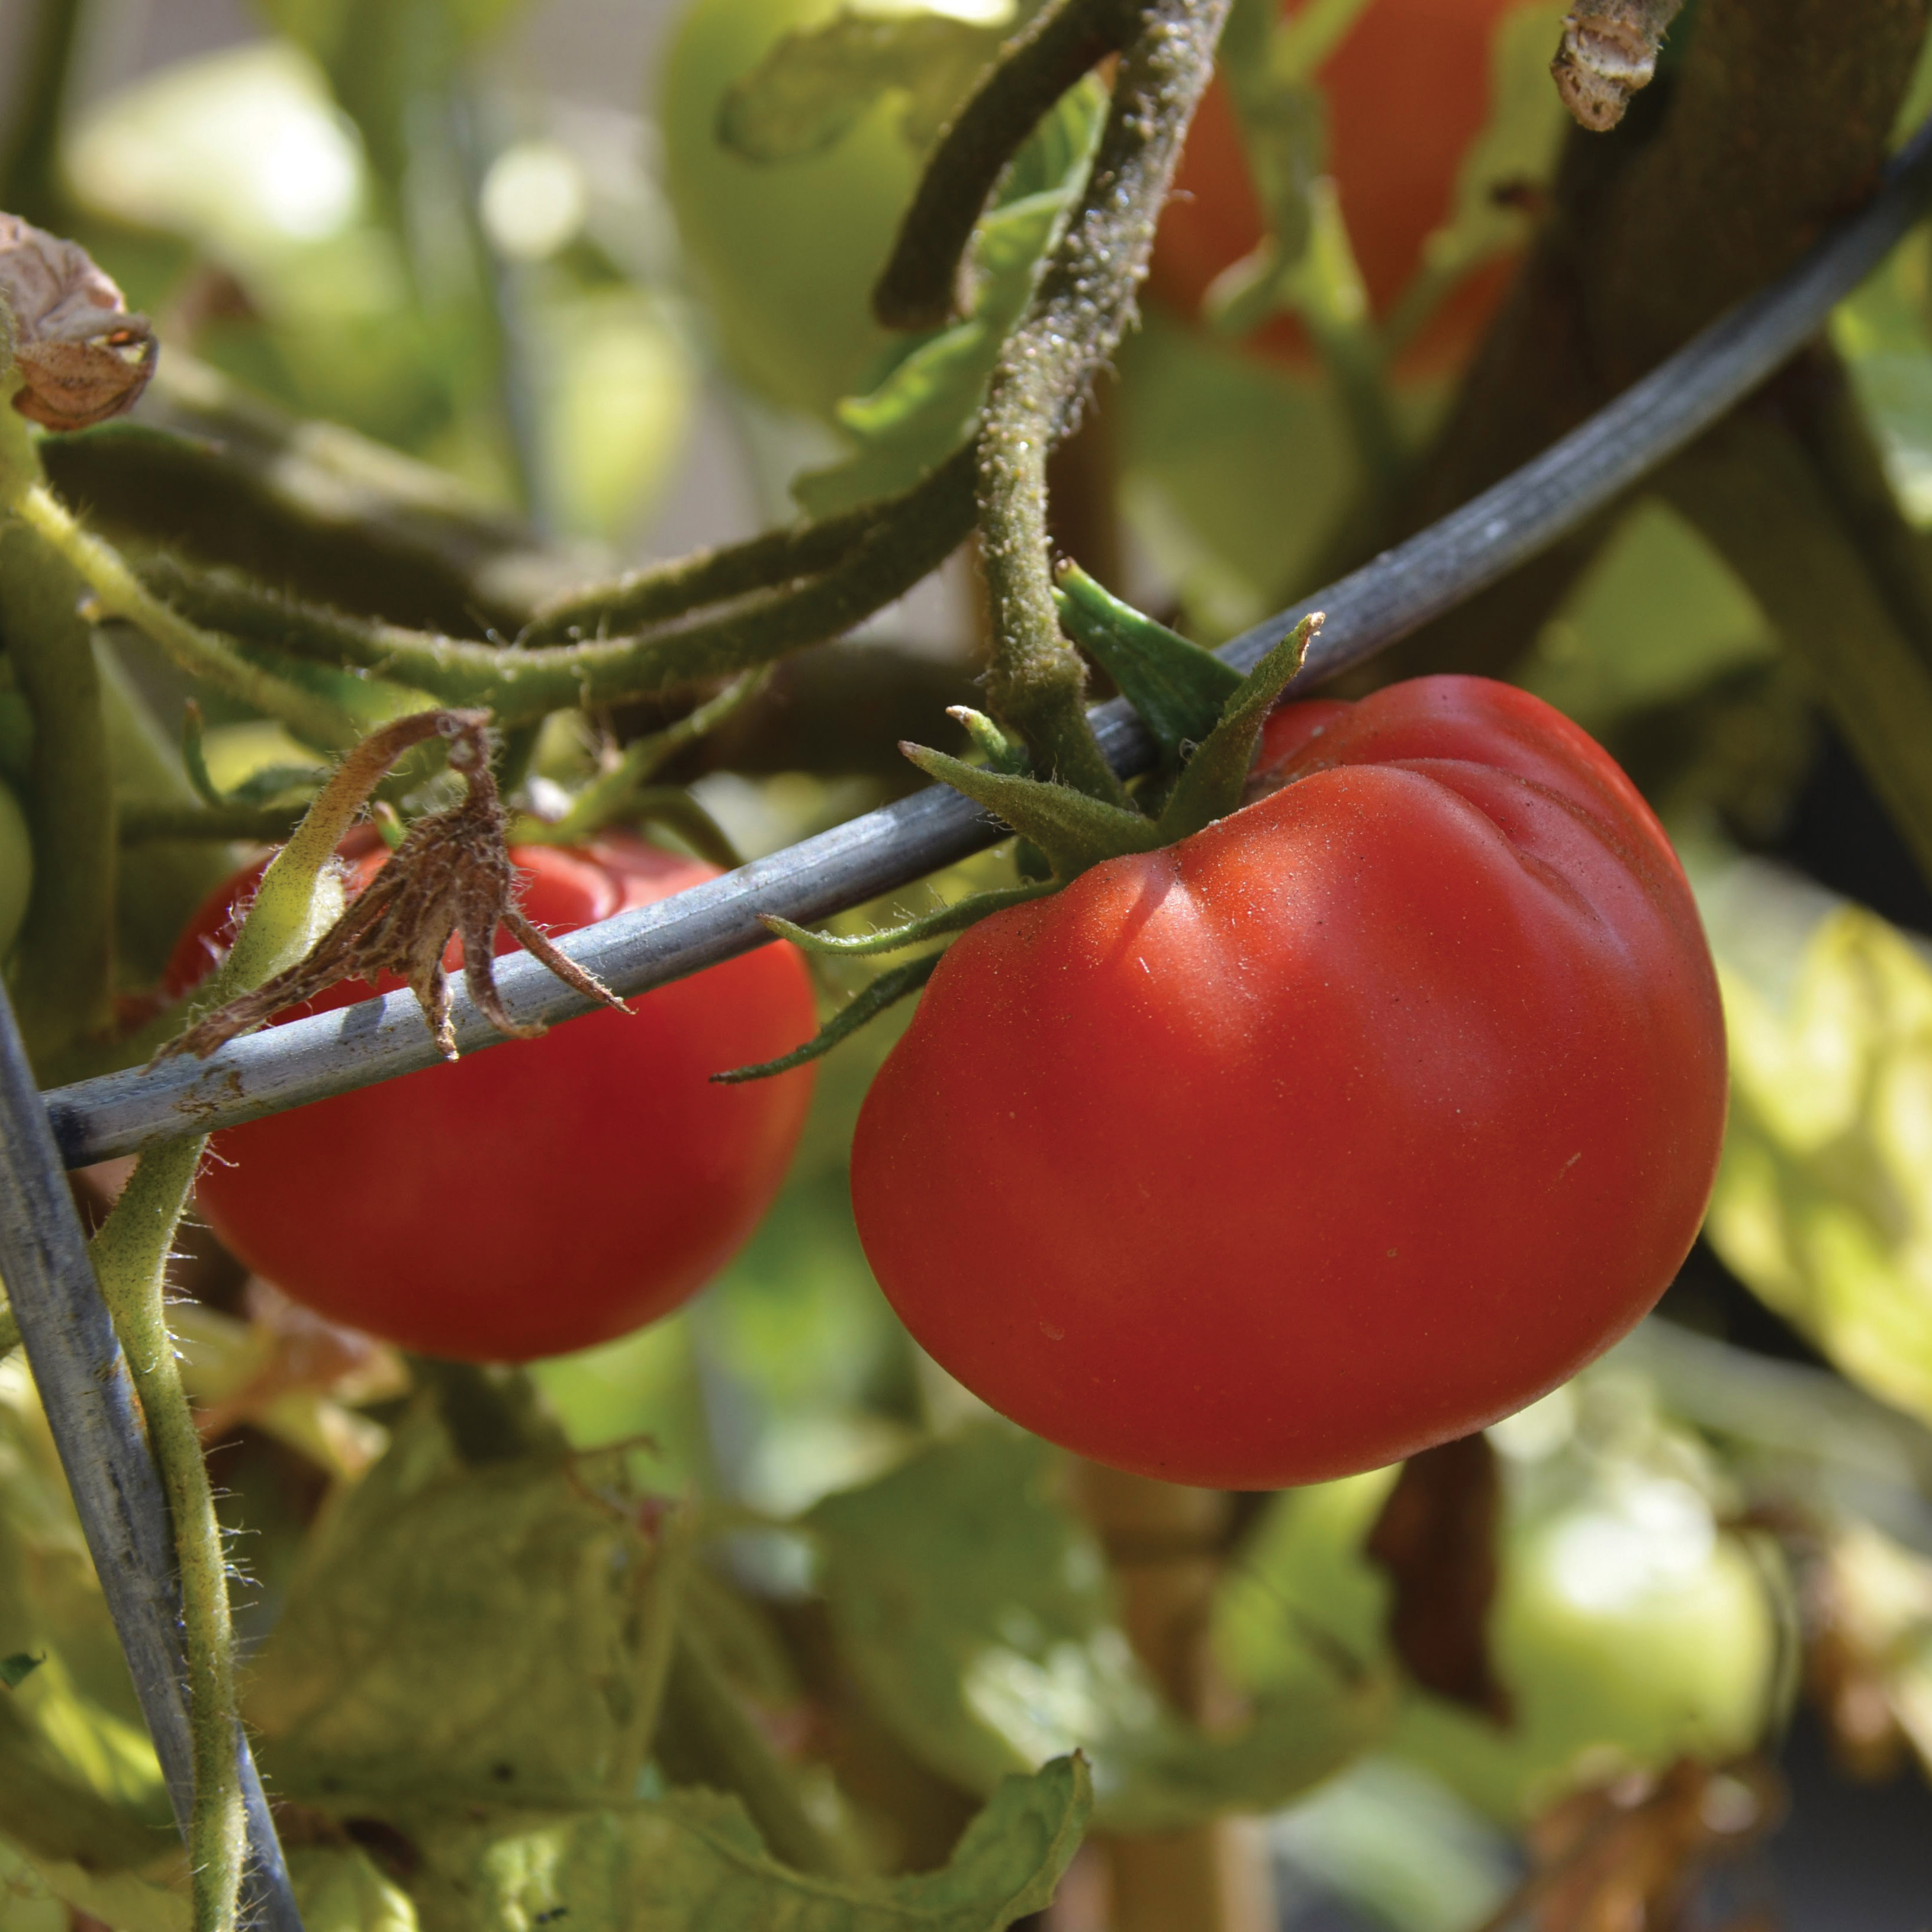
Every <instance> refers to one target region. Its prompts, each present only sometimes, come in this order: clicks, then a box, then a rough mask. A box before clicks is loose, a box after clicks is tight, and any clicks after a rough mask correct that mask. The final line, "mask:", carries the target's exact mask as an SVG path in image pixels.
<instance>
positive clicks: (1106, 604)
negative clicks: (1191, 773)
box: [1053, 562, 1241, 760]
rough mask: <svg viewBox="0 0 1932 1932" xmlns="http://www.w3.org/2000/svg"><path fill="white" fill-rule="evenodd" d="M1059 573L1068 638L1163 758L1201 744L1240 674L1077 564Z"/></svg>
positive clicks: (1235, 688)
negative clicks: (1110, 683)
mask: <svg viewBox="0 0 1932 1932" xmlns="http://www.w3.org/2000/svg"><path fill="white" fill-rule="evenodd" d="M1056 574H1057V576H1058V583H1057V584H1056V585H1055V589H1054V593H1053V600H1054V601H1055V604H1058V606H1059V607H1060V621H1061V623H1062V624H1063V625H1065V627H1066V629H1067V634H1068V635H1069V636H1070V637H1072V638H1073V641H1074V642H1075V643H1077V644H1078V645H1079V646H1080V648H1081V649H1082V650H1084V651H1085V652H1087V653H1088V655H1089V656H1090V657H1091V658H1094V660H1095V661H1097V663H1098V664H1100V667H1101V668H1102V669H1103V670H1105V671H1106V673H1107V675H1108V676H1109V677H1111V678H1112V679H1113V680H1114V682H1115V683H1116V684H1118V685H1119V686H1120V687H1121V691H1122V692H1123V693H1124V694H1125V696H1126V697H1127V702H1128V703H1130V704H1131V705H1132V706H1133V707H1134V709H1135V710H1136V711H1137V712H1139V714H1140V717H1141V721H1142V723H1143V724H1145V725H1146V727H1148V730H1150V731H1151V732H1152V733H1154V736H1155V737H1156V738H1157V739H1159V740H1160V747H1161V749H1162V750H1163V751H1165V752H1166V754H1167V756H1168V757H1169V759H1170V760H1172V759H1175V758H1178V757H1179V756H1180V755H1181V747H1182V745H1198V744H1199V743H1200V742H1201V741H1202V739H1204V738H1205V737H1206V736H1208V733H1209V732H1211V731H1212V730H1214V727H1215V724H1216V723H1217V721H1219V719H1220V716H1221V712H1222V709H1223V706H1225V705H1226V704H1227V703H1228V702H1229V700H1230V699H1231V698H1232V697H1233V696H1234V694H1235V692H1236V691H1238V690H1239V689H1240V688H1241V673H1240V672H1239V671H1238V670H1235V667H1234V666H1233V665H1232V664H1224V663H1223V661H1221V659H1220V658H1217V656H1216V655H1214V652H1212V651H1207V650H1203V649H1202V648H1201V646H1199V644H1196V643H1190V641H1189V640H1187V638H1185V637H1183V636H1182V635H1181V634H1180V632H1179V631H1170V630H1169V628H1167V626H1166V625H1165V624H1157V623H1156V622H1154V619H1152V618H1151V617H1150V616H1148V615H1147V614H1146V613H1145V612H1144V611H1140V610H1136V609H1135V608H1134V607H1133V605H1132V604H1124V603H1123V602H1122V601H1121V599H1120V598H1118V597H1116V596H1115V595H1113V593H1112V592H1111V591H1109V589H1106V586H1104V585H1102V584H1100V583H1097V582H1096V581H1095V580H1094V579H1093V578H1092V577H1089V576H1088V574H1087V573H1086V571H1084V570H1082V568H1080V566H1079V565H1078V564H1077V563H1073V562H1066V563H1063V564H1061V566H1060V568H1059V570H1058V572H1057V573H1056Z"/></svg>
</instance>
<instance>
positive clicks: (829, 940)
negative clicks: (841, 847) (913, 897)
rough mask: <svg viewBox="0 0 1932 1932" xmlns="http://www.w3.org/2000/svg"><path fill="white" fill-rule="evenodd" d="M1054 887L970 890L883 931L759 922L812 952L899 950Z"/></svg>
mask: <svg viewBox="0 0 1932 1932" xmlns="http://www.w3.org/2000/svg"><path fill="white" fill-rule="evenodd" d="M1052 889H1053V887H1052V884H1051V883H1037V884H1029V885H1024V886H1000V887H998V889H995V890H994V891H992V892H973V893H970V894H969V895H968V896H967V897H966V898H963V899H956V900H955V901H953V904H951V905H949V906H941V907H940V908H939V910H938V911H937V912H929V913H923V914H922V915H921V916H919V918H917V919H907V921H906V922H905V923H904V925H903V926H887V927H886V929H885V930H884V931H883V932H861V933H856V934H853V935H850V936H849V937H848V936H845V935H840V934H837V933H830V932H812V931H811V929H810V928H809V927H808V926H794V925H793V923H792V922H791V921H790V919H780V918H779V917H778V915H777V914H776V913H765V914H763V916H761V917H760V920H759V923H760V925H761V926H764V927H765V928H766V929H767V930H768V931H769V932H775V933H776V934H777V935H778V937H779V938H781V939H788V940H790V941H791V943H792V944H793V945H794V946H797V947H802V948H803V949H804V950H805V951H806V952H808V953H844V954H846V955H847V956H850V955H853V954H856V955H859V956H861V957H862V956H864V955H865V954H867V953H897V952H898V951H900V950H901V949H902V948H903V947H907V946H917V945H919V944H920V943H921V942H922V941H926V940H928V939H943V938H945V937H946V936H947V934H949V933H953V932H965V930H966V929H967V928H968V926H977V925H978V924H979V922H980V920H982V919H985V918H986V917H987V916H989V914H991V913H996V912H1004V911H1005V910H1006V909H1007V907H1009V906H1016V905H1025V904H1026V902H1027V901H1028V899H1037V898H1044V897H1045V896H1046V894H1047V893H1048V892H1051V891H1052Z"/></svg>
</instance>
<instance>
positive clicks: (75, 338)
mask: <svg viewBox="0 0 1932 1932" xmlns="http://www.w3.org/2000/svg"><path fill="white" fill-rule="evenodd" d="M0 302H4V303H5V305H6V307H7V309H8V310H9V311H11V314H12V317H13V356H14V360H15V361H16V362H17V363H18V365H19V366H20V374H21V377H22V378H23V383H22V387H21V389H20V392H19V393H18V394H17V395H16V396H15V397H14V398H13V407H14V408H16V409H17V410H19V411H20V413H21V414H22V415H23V416H27V417H29V418H31V420H32V421H34V422H37V423H42V424H44V425H46V427H47V428H49V429H59V430H70V429H86V428H89V427H90V426H91V425H93V424H95V423H98V422H106V421H107V419H108V418H109V417H110V416H118V415H119V414H120V413H121V411H122V410H127V409H131V408H132V407H133V406H134V404H136V402H137V401H139V400H140V395H141V392H142V390H143V389H145V388H146V387H147V386H148V378H149V377H151V376H152V375H153V374H154V364H155V361H156V359H157V356H158V355H159V353H160V345H159V344H157V342H156V341H155V340H154V330H153V329H151V327H150V326H149V325H148V319H147V317H145V316H143V315H133V314H130V313H129V312H128V308H127V302H125V300H124V299H123V298H122V296H121V291H120V290H119V289H118V288H117V287H115V284H114V283H113V281H111V280H110V278H108V277H107V276H106V275H103V274H102V273H101V270H100V269H98V268H96V267H95V265H94V263H93V260H92V258H91V257H89V254H88V252H87V251H86V249H85V248H82V247H81V246H80V245H79V243H77V242H63V241H62V240H61V239H60V238H59V237H58V236H53V235H49V234H47V233H45V232H44V231H43V229H38V228H35V227H34V226H31V225H30V224H29V223H27V222H25V221H23V220H21V219H20V217H19V216H18V215H17V214H0Z"/></svg>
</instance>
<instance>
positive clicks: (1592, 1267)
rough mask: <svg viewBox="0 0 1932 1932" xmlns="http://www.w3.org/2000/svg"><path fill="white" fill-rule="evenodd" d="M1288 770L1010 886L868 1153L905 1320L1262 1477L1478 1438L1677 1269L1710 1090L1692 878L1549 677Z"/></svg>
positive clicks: (856, 1154)
mask: <svg viewBox="0 0 1932 1932" xmlns="http://www.w3.org/2000/svg"><path fill="white" fill-rule="evenodd" d="M1257 778H1258V780H1259V782H1260V783H1261V784H1263V785H1264V786H1274V787H1278V788H1277V789H1274V790H1271V791H1270V792H1269V793H1268V796H1265V797H1263V798H1262V799H1259V800H1257V802H1255V803H1254V804H1252V805H1249V806H1247V808H1244V810H1242V811H1238V812H1237V813H1235V814H1234V815H1233V816H1232V817H1229V818H1226V819H1224V820H1220V822H1218V823H1216V824H1214V825H1213V826H1211V827H1209V828H1208V829H1207V830H1206V831H1205V832H1200V833H1198V834H1197V835H1195V836H1194V837H1193V838H1189V839H1186V840H1184V841H1182V842H1181V844H1178V845H1175V846H1172V847H1167V848H1165V849H1163V850H1157V851H1155V852H1152V853H1145V854H1136V855H1134V856H1129V857H1124V858H1121V859H1113V860H1111V861H1109V862H1105V863H1103V864H1102V865H1097V866H1096V867H1094V868H1093V869H1092V870H1091V871H1088V872H1087V873H1085V874H1083V875H1082V877H1079V879H1077V880H1075V881H1074V883H1073V884H1072V885H1070V886H1068V887H1067V889H1066V890H1065V891H1064V892H1061V893H1060V894H1059V895H1057V896H1056V897H1055V898H1051V899H1049V900H1046V901H1041V902H1039V903H1037V904H1031V905H1027V906H1024V907H1017V908H1015V909H1013V910H1009V911H1007V912H1004V913H998V914H996V915H995V916H994V917H992V918H991V919H988V920H986V922H984V923H983V924H982V925H980V926H978V927H977V928H976V929H974V931H973V932H970V933H968V935H965V938H962V940H961V941H959V943H958V944H957V945H956V947H955V948H954V949H953V951H952V953H950V954H949V955H948V956H947V959H946V960H945V961H944V964H943V965H941V968H940V970H939V971H938V973H937V974H935V977H934V979H933V981H932V985H931V986H930V987H929V989H928V991H927V993H926V998H925V1000H924V1001H923V1003H922V1005H921V1007H920V1009H919V1013H918V1015H917V1016H916V1018H915V1019H914V1021H913V1025H912V1027H911V1028H910V1031H909V1032H908V1033H907V1035H906V1037H905V1038H904V1040H903V1041H902V1042H901V1043H900V1045H899V1046H898V1049H896V1050H895V1052H894V1054H893V1055H892V1058H891V1059H890V1060H889V1061H888V1062H887V1064H886V1067H885V1068H884V1069H883V1071H882V1073H880V1076H879V1079H878V1080H877V1083H876V1084H875V1085H874V1088H873V1089H872V1091H871V1095H870V1097H869V1098H868V1101H867V1103H866V1106H865V1112H864V1114H863V1115H862V1117H861V1119H860V1121H859V1131H858V1136H857V1139H856V1142H855V1144H854V1149H853V1201H854V1204H855V1206H856V1211H857V1214H858V1220H859V1231H860V1233H861V1234H862V1236H863V1238H864V1240H865V1247H866V1253H867V1254H868V1256H869V1257H870V1259H871V1262H872V1265H873V1267H874V1269H875V1271H877V1274H878V1277H879V1279H880V1283H881V1284H882V1285H883V1287H884V1289H885V1290H886V1294H887V1295H888V1296H889V1298H891V1300H892V1304H893V1305H894V1307H896V1308H897V1309H898V1311H899V1313H900V1314H901V1316H903V1317H904V1319H905V1321H906V1322H907V1325H908V1326H909V1327H910V1328H911V1329H912V1331H913V1334H915V1335H916V1336H917V1337H919V1340H921V1341H922V1343H924V1344H925V1346H926V1347H927V1348H928V1349H930V1350H931V1351H932V1353H933V1354H934V1355H935V1356H936V1357H937V1358H938V1360H939V1361H941V1363H942V1364H944V1365H945V1366H946V1367H947V1368H949V1369H950V1370H952V1372H953V1373H954V1374H955V1375H956V1376H959V1379H961V1380H962V1382H965V1383H966V1385H968V1387H969V1388H972V1389H974V1391H977V1393H978V1394H980V1395H982V1396H983V1397H985V1398H986V1400H988V1401H989V1402H991V1403H992V1404H993V1405H994V1406H995V1408H997V1409H1001V1410H1002V1411H1004V1412H1005V1413H1007V1415H1011V1416H1013V1418H1015V1419H1016V1420H1017V1421H1022V1422H1024V1423H1025V1424H1026V1425H1027V1427H1029V1428H1031V1429H1034V1430H1037V1431H1039V1432H1040V1433H1041V1434H1043V1435H1044V1436H1047V1437H1049V1439H1052V1440H1053V1441H1055V1442H1062V1443H1064V1444H1066V1445H1068V1446H1069V1447H1070V1448H1076V1449H1078V1450H1079V1451H1082V1453H1083V1454H1087V1455H1090V1456H1094V1457H1098V1458H1100V1460H1103V1461H1106V1462H1109V1463H1118V1464H1119V1465H1121V1466H1124V1467H1126V1468H1128V1469H1137V1470H1140V1471H1142V1472H1145V1473H1147V1474H1148V1475H1159V1476H1162V1477H1165V1478H1169V1479H1170V1480H1172V1481H1181V1482H1190V1483H1201V1484H1218V1485H1221V1486H1223V1487H1230V1488H1238V1489H1266V1488H1276V1487H1280V1486H1282V1485H1283V1484H1289V1483H1295V1482H1306V1481H1311V1480H1314V1479H1316V1478H1322V1477H1327V1476H1334V1475H1343V1474H1346V1473H1348V1472H1351V1471H1353V1470H1358V1469H1370V1468H1373V1467H1376V1466H1379V1465H1380V1464H1382V1463H1388V1462H1391V1461H1393V1460H1396V1459H1397V1458H1398V1457H1402V1456H1404V1455H1406V1454H1411V1453H1412V1452H1413V1451H1416V1450H1418V1449H1421V1448H1425V1447H1427V1446H1428V1445H1430V1444H1432V1443H1434V1442H1442V1441H1445V1440H1447V1439H1449V1438H1451V1437H1453V1436H1461V1435H1463V1434H1466V1433H1468V1432H1469V1431H1470V1430H1473V1429H1478V1428H1480V1427H1482V1426H1483V1425H1484V1424H1486V1423H1487V1422H1491V1421H1495V1420H1496V1418H1498V1417H1499V1416H1501V1415H1507V1414H1508V1413H1509V1412H1511V1411H1512V1410H1514V1409H1518V1408H1520V1407H1521V1406H1523V1404H1524V1403H1526V1402H1528V1401H1529V1400H1532V1398H1534V1397H1536V1396H1538V1395H1541V1394H1543V1393H1544V1391H1546V1390H1547V1389H1549V1388H1552V1387H1553V1386H1554V1385H1556V1383H1558V1382H1561V1381H1562V1380H1563V1379H1565V1377H1566V1376H1569V1375H1571V1374H1573V1373H1574V1372H1575V1371H1576V1370H1577V1368H1579V1367H1580V1366H1581V1365H1582V1364H1583V1363H1584V1362H1586V1361H1588V1360H1589V1358H1591V1357H1592V1356H1593V1355H1595V1354H1596V1353H1598V1352H1599V1351H1600V1350H1601V1349H1603V1348H1604V1347H1605V1346H1607V1344H1608V1343H1610V1342H1611V1341H1612V1340H1614V1339H1615V1338H1616V1337H1617V1336H1619V1335H1620V1334H1622V1333H1623V1332H1624V1331H1625V1330H1626V1329H1627V1328H1629V1327H1630V1326H1631V1325H1632V1324H1633V1323H1634V1322H1635V1321H1636V1320H1637V1319H1638V1317H1639V1316H1641V1315H1642V1314H1643V1313H1644V1312H1645V1311H1646V1310H1647V1309H1648V1308H1649V1307H1650V1306H1651V1304H1652V1303H1653V1302H1654V1301H1655V1300H1656V1299H1657V1298H1658V1295H1661V1293H1662V1292H1663V1290H1664V1287H1665V1286H1666V1285H1667V1283H1669V1281H1670V1277H1671V1276H1672V1274H1673V1273H1674V1272H1675V1271H1676V1267H1677V1265H1678V1263H1679V1262H1680V1261H1682V1259H1683V1256H1684V1254H1685V1250H1687V1249H1688V1247H1690V1245H1691V1240H1692V1238H1694V1235H1696V1233H1697V1224H1698V1221H1699V1219H1700V1216H1701V1215H1702V1214H1703V1208H1704V1203H1705V1201H1706V1198H1707V1197H1708V1196H1709V1193H1710V1189H1711V1184H1712V1175H1713V1173H1714V1172H1715V1166H1716V1162H1717V1157H1718V1146H1719V1142H1720V1140H1721V1135H1722V1131H1723V1125H1724V1029H1723V1022H1722V1018H1721V1013H1720V1011H1719V1008H1718V995H1717V987H1716V983H1715V977H1714V976H1713V974H1712V968H1711V965H1710V960H1709V954H1708V952H1707V950H1706V947H1705V944H1704V941H1703V935H1702V933H1701V931H1700V928H1699V926H1698V923H1697V911H1696V908H1695V906H1694V904H1693V902H1692V901H1691V893H1690V888H1689V887H1688V885H1687V884H1686V883H1685V879H1684V875H1683V873H1682V870H1681V868H1679V865H1678V863H1677V861H1676V858H1675V857H1674V856H1673V853H1672V852H1671V850H1670V845H1669V843H1668V841H1667V840H1666V839H1665V838H1664V834H1663V832H1662V831H1661V828H1660V827H1659V826H1658V823H1657V821H1656V820H1655V817H1653V816H1652V814H1651V812H1650V810H1649V807H1648V806H1647V805H1645V804H1644V803H1643V800H1642V799H1641V798H1640V796H1638V794H1637V792H1636V791H1635V790H1634V787H1632V786H1631V784H1630V783H1629V781H1628V779H1626V778H1625V777H1624V776H1623V775H1622V773H1621V772H1619V770H1618V769H1616V766H1614V765H1613V763H1611V761H1610V760H1609V758H1607V757H1606V756H1605V755H1604V753H1603V752H1602V751H1601V750H1600V749H1599V748H1598V747H1597V746H1596V745H1594V744H1593V743H1592V742H1591V741H1590V740H1589V739H1588V738H1587V737H1586V736H1585V735H1584V734H1583V733H1582V732H1580V731H1579V730H1577V728H1576V727H1574V725H1571V724H1569V723H1568V721H1566V720H1565V719H1564V718H1562V717H1561V716H1560V715H1559V714H1557V713H1556V712H1553V711H1552V710H1550V709H1549V707H1548V706H1545V705H1544V704H1543V703H1541V701H1540V700H1537V699H1535V698H1533V697H1529V695H1528V694H1526V693H1523V692H1521V691H1515V690H1513V689H1511V688H1508V687H1505V686H1503V685H1496V684H1491V683H1488V682H1483V681H1481V680H1475V679H1458V678H1439V679H1419V680H1416V681H1415V682H1411V683H1409V684H1406V685H1398V686H1395V687H1392V688H1390V689H1389V690H1388V691H1383V692H1381V693H1379V694H1376V696H1375V697H1370V698H1368V699H1365V700H1363V701H1362V702H1361V703H1359V704H1358V705H1356V706H1353V707H1349V706H1343V705H1341V704H1339V703H1334V702H1332V701H1316V702H1314V703H1307V704H1302V705H1298V706H1290V707H1289V708H1287V709H1285V710H1283V711H1282V712H1279V713H1277V715H1276V716H1275V717H1274V719H1273V720H1271V723H1270V724H1269V726H1268V733H1267V736H1266V739H1265V745H1264V749H1263V752H1262V758H1261V760H1260V763H1259V767H1258V771H1257Z"/></svg>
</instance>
